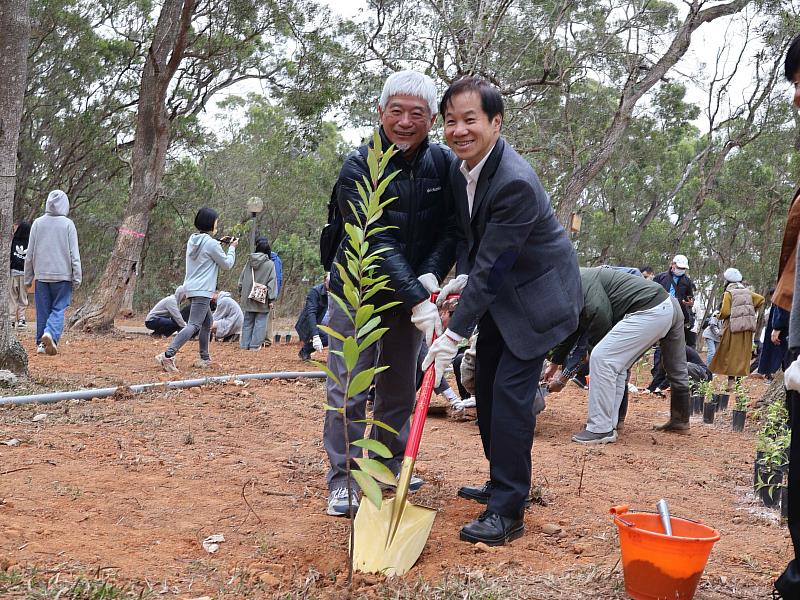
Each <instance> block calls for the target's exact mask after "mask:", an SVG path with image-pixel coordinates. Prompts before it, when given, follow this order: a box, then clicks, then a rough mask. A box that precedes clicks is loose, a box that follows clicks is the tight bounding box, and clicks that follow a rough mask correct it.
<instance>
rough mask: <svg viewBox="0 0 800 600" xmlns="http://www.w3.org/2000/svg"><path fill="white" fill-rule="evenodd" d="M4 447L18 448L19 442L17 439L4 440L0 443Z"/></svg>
mask: <svg viewBox="0 0 800 600" xmlns="http://www.w3.org/2000/svg"><path fill="white" fill-rule="evenodd" d="M0 444H3V445H4V446H19V440H18V439H17V438H12V439H10V440H6V441H4V442H0Z"/></svg>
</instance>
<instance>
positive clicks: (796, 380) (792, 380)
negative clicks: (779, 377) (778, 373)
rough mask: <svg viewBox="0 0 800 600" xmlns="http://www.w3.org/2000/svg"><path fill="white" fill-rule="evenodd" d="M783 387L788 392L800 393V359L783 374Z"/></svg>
mask: <svg viewBox="0 0 800 600" xmlns="http://www.w3.org/2000/svg"><path fill="white" fill-rule="evenodd" d="M783 385H784V386H786V389H787V390H794V391H795V392H800V358H798V359H795V361H794V362H793V363H792V364H790V365H789V368H788V369H786V371H785V372H784V373H783Z"/></svg>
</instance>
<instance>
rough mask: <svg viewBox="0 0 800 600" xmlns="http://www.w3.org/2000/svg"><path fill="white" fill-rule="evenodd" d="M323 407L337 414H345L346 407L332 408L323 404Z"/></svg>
mask: <svg viewBox="0 0 800 600" xmlns="http://www.w3.org/2000/svg"><path fill="white" fill-rule="evenodd" d="M322 406H324V407H325V410H333V411H336V412H337V413H343V412H344V407H341V408H336V407H335V406H331V405H330V404H327V403H323V405H322Z"/></svg>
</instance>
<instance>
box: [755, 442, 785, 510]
mask: <svg viewBox="0 0 800 600" xmlns="http://www.w3.org/2000/svg"><path fill="white" fill-rule="evenodd" d="M782 446H783V441H782V436H781V437H778V438H775V439H772V440H770V441H769V445H768V446H767V448H766V449H765V451H764V458H762V460H761V469H759V472H758V481H757V482H756V491H757V492H758V493H759V496H761V501H762V502H763V503H764V506H768V507H774V506H777V505H778V502H780V490H781V486H782V484H783V470H782V467H783V464H784V463H785V462H786V451H785V449H784V448H783V447H782Z"/></svg>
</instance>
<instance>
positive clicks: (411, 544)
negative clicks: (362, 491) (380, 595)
mask: <svg viewBox="0 0 800 600" xmlns="http://www.w3.org/2000/svg"><path fill="white" fill-rule="evenodd" d="M395 500H396V499H395V498H390V499H389V500H385V501H384V502H383V503H381V508H380V510H378V509H377V508H375V505H374V504H372V502H370V501H369V500H367V499H366V498H364V499H363V500H362V501H361V504H360V505H359V507H358V512H357V513H356V519H355V529H356V531H355V551H354V553H353V564H354V566H355V569H356V570H357V571H361V572H362V573H383V574H385V575H386V576H387V577H391V576H392V575H402V574H403V573H405V572H406V571H408V570H409V569H410V568H411V567H413V566H414V563H415V562H417V559H418V558H419V555H420V554H422V549H423V548H425V542H427V541H428V536H429V535H430V533H431V527H433V520H434V519H435V518H436V511H435V510H434V509H432V508H425V507H424V506H414V505H413V504H411V503H410V502H408V501H407V500H403V502H405V503H406V506H405V507H404V509H403V513H402V516H401V517H400V522H399V523H398V526H397V529H396V531H395V534H394V537H393V539H392V540H391V541H390V540H389V529H390V527H391V523H392V510H393V508H394V503H395Z"/></svg>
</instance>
